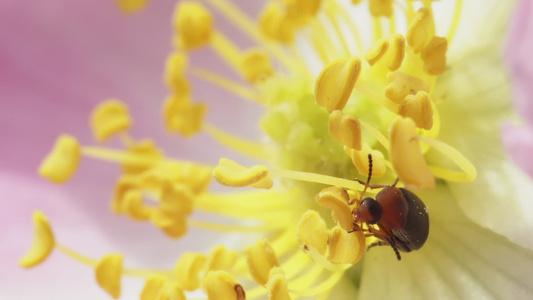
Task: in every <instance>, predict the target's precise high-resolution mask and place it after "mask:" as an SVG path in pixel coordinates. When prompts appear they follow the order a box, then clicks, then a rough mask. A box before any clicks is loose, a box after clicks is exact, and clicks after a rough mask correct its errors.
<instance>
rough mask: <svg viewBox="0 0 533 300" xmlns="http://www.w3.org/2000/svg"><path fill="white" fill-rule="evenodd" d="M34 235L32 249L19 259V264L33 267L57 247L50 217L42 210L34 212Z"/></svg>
mask: <svg viewBox="0 0 533 300" xmlns="http://www.w3.org/2000/svg"><path fill="white" fill-rule="evenodd" d="M33 226H34V232H35V233H34V237H33V243H32V246H31V248H30V250H29V251H28V252H27V253H26V254H25V255H24V256H23V257H22V258H21V259H20V260H19V265H20V266H22V267H24V268H31V267H34V266H37V265H39V264H40V263H42V262H43V261H45V260H46V258H48V256H49V255H50V253H52V250H54V247H55V238H54V232H53V231H52V226H50V222H49V221H48V218H47V217H46V216H45V215H44V213H42V212H41V211H35V212H34V213H33Z"/></svg>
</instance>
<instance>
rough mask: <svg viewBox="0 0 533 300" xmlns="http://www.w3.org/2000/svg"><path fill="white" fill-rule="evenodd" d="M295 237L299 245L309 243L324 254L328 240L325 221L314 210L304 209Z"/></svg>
mask: <svg viewBox="0 0 533 300" xmlns="http://www.w3.org/2000/svg"><path fill="white" fill-rule="evenodd" d="M296 238H297V239H298V243H300V245H309V246H311V247H313V248H315V249H316V250H317V251H318V252H320V253H321V254H322V255H324V254H325V253H326V247H327V242H328V230H327V227H326V222H325V221H324V220H323V219H322V217H321V216H320V215H319V214H318V213H317V212H316V211H314V210H308V211H306V212H305V213H304V214H303V215H302V217H301V218H300V221H299V222H298V227H297V229H296Z"/></svg>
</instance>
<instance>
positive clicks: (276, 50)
mask: <svg viewBox="0 0 533 300" xmlns="http://www.w3.org/2000/svg"><path fill="white" fill-rule="evenodd" d="M206 1H207V2H209V4H211V5H212V6H214V7H216V9H217V11H218V12H219V13H221V14H224V15H225V16H226V19H227V20H228V21H230V22H232V23H234V24H235V25H236V27H237V28H239V29H241V30H242V31H243V32H244V33H246V34H248V36H250V38H252V39H253V40H255V41H256V42H257V43H258V44H260V45H263V46H265V47H267V48H268V50H269V51H271V52H272V53H273V54H274V55H275V56H276V58H277V59H278V60H279V61H280V62H282V63H283V64H284V65H285V66H286V67H287V68H288V69H289V70H290V71H292V72H296V73H297V74H298V72H300V71H302V70H305V66H300V65H298V64H297V63H295V61H294V60H293V59H292V58H291V57H290V56H288V55H287V54H286V53H285V52H284V51H283V50H282V49H281V48H280V47H279V45H276V44H275V43H273V42H271V41H268V40H267V39H266V38H265V37H264V36H263V35H262V34H261V33H260V32H259V30H258V29H257V26H256V24H255V22H254V21H252V20H251V19H250V18H249V17H248V16H247V15H246V14H245V13H243V12H242V11H240V10H239V8H238V7H237V6H235V5H234V4H233V3H231V2H229V1H227V0H206Z"/></svg>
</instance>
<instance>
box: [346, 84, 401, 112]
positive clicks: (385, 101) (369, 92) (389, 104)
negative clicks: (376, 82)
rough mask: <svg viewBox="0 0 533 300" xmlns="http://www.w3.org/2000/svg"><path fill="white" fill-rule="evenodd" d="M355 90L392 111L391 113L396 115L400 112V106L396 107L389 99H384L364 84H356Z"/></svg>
mask: <svg viewBox="0 0 533 300" xmlns="http://www.w3.org/2000/svg"><path fill="white" fill-rule="evenodd" d="M355 90H356V91H358V92H361V93H362V94H364V95H365V96H367V97H368V98H370V99H372V100H374V101H376V102H377V103H379V104H380V105H382V106H383V107H385V108H386V109H388V110H390V111H391V112H394V113H396V112H397V111H398V105H396V104H395V103H394V102H392V101H390V100H389V99H387V97H384V96H383V95H381V94H379V93H377V92H375V91H373V90H372V89H371V88H369V87H368V86H366V85H364V84H356V85H355Z"/></svg>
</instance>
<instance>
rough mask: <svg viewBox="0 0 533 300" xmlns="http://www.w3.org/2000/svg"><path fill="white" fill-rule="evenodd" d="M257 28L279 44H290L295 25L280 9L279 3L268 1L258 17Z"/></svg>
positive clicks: (292, 39)
mask: <svg viewBox="0 0 533 300" xmlns="http://www.w3.org/2000/svg"><path fill="white" fill-rule="evenodd" d="M259 27H260V28H261V31H262V32H263V34H264V35H266V36H267V37H269V38H271V39H273V40H276V41H278V42H281V43H292V41H294V31H295V27H296V25H295V24H294V22H293V21H292V20H291V19H290V18H289V17H288V16H287V14H286V13H285V12H284V11H283V10H282V9H281V8H280V5H279V3H275V2H274V1H269V2H268V3H267V4H266V6H265V7H264V8H263V11H262V12H261V16H260V17H259Z"/></svg>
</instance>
